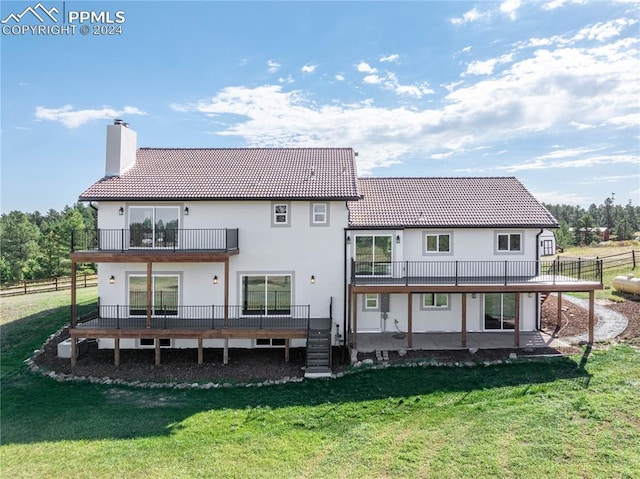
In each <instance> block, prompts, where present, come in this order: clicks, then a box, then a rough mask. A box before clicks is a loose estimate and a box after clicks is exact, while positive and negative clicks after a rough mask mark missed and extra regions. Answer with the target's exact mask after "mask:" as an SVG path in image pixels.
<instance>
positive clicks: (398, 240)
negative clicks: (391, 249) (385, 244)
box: [396, 235, 400, 244]
mask: <svg viewBox="0 0 640 479" xmlns="http://www.w3.org/2000/svg"><path fill="white" fill-rule="evenodd" d="M396 243H398V244H400V235H397V236H396Z"/></svg>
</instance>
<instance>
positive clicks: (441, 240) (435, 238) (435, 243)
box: [424, 233, 452, 254]
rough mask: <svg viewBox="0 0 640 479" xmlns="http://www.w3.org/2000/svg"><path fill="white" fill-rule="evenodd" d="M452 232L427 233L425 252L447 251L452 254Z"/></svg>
mask: <svg viewBox="0 0 640 479" xmlns="http://www.w3.org/2000/svg"><path fill="white" fill-rule="evenodd" d="M451 238H452V233H425V234H424V252H425V254H437V253H447V254H451V252H452V248H451V246H452V245H451Z"/></svg>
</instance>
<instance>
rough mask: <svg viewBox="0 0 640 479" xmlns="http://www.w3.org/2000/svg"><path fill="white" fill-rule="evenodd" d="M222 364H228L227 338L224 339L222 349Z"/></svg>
mask: <svg viewBox="0 0 640 479" xmlns="http://www.w3.org/2000/svg"><path fill="white" fill-rule="evenodd" d="M222 364H229V339H228V338H225V340H224V349H223V351H222Z"/></svg>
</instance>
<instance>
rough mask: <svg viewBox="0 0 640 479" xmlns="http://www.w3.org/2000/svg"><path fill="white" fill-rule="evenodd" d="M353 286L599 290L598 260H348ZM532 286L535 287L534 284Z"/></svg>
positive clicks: (600, 266)
mask: <svg viewBox="0 0 640 479" xmlns="http://www.w3.org/2000/svg"><path fill="white" fill-rule="evenodd" d="M351 283H352V284H353V285H356V286H373V285H388V286H405V287H409V286H434V287H440V288H446V289H447V290H451V289H452V288H462V289H467V288H472V287H480V288H481V289H486V287H489V288H490V287H513V286H519V287H521V288H522V289H526V288H528V287H532V288H533V289H536V290H538V289H541V288H540V286H545V285H546V286H558V285H567V286H570V287H575V286H576V285H581V286H584V287H586V288H588V289H600V288H601V285H602V260H597V259H582V258H578V259H575V260H567V259H562V260H558V259H556V260H551V261H547V260H545V261H541V260H540V261H508V260H507V261H385V262H369V261H355V260H352V262H351ZM534 286H535V287H534Z"/></svg>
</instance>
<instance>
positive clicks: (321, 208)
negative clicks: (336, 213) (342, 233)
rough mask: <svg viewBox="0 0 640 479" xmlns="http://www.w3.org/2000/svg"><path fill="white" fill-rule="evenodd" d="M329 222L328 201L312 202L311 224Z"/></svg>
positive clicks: (326, 223) (321, 224) (323, 224)
mask: <svg viewBox="0 0 640 479" xmlns="http://www.w3.org/2000/svg"><path fill="white" fill-rule="evenodd" d="M328 224H329V205H327V203H311V225H312V226H325V225H328Z"/></svg>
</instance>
